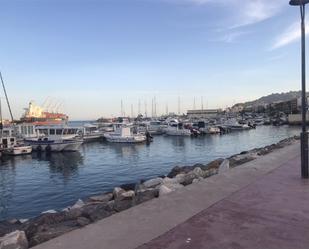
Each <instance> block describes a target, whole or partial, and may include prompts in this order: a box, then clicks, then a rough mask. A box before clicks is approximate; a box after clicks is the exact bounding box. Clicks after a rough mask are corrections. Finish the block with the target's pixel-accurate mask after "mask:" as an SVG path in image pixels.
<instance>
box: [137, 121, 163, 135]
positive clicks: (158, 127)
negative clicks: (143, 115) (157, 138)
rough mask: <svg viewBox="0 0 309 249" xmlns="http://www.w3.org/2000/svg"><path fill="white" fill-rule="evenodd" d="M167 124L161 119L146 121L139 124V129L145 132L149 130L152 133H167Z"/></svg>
mask: <svg viewBox="0 0 309 249" xmlns="http://www.w3.org/2000/svg"><path fill="white" fill-rule="evenodd" d="M165 128H166V126H164V125H163V124H162V123H161V122H160V121H155V120H153V121H146V122H142V123H139V124H138V131H139V132H140V133H143V134H145V133H146V132H149V134H150V135H162V134H164V133H165V130H164V129H165Z"/></svg>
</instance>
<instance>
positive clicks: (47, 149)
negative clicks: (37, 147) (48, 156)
mask: <svg viewBox="0 0 309 249" xmlns="http://www.w3.org/2000/svg"><path fill="white" fill-rule="evenodd" d="M45 150H46V152H48V153H50V152H51V146H50V145H47V146H46V148H45Z"/></svg>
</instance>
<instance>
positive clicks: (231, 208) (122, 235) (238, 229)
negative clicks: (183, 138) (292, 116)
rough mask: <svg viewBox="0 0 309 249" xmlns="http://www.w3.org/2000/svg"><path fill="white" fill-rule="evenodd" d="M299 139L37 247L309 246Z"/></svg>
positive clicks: (308, 191)
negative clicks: (289, 144)
mask: <svg viewBox="0 0 309 249" xmlns="http://www.w3.org/2000/svg"><path fill="white" fill-rule="evenodd" d="M299 164H300V163H299V144H295V145H291V146H288V147H286V148H283V149H281V150H278V151H275V152H273V153H271V154H268V155H266V156H263V157H260V158H258V159H257V160H254V161H251V162H249V163H246V164H244V165H241V166H239V167H236V168H234V169H231V170H229V171H227V172H225V173H224V174H220V175H215V176H212V177H210V178H207V179H206V180H204V181H202V182H200V183H197V184H191V185H189V186H187V187H185V188H183V189H180V190H178V191H176V192H173V193H171V194H169V195H166V196H163V197H160V198H158V199H154V200H151V201H149V202H146V203H143V204H141V205H139V206H136V207H134V208H131V209H128V210H126V211H124V212H121V213H118V214H116V215H113V216H111V217H108V218H106V219H104V220H101V221H99V222H97V223H95V224H92V225H89V226H87V227H85V228H82V229H79V230H75V231H73V232H70V233H67V234H65V235H63V236H61V237H59V238H56V239H54V240H51V241H48V242H46V243H44V244H41V245H39V246H37V247H35V248H36V249H56V248H57V249H61V248H63V249H71V248H72V249H73V248H74V249H134V248H138V249H148V248H149V249H154V248H156V249H164V248H168V249H172V248H192V249H193V248H194V249H200V248H211V249H216V248H218V249H225V248H229V249H241V248H246V249H247V248H257V249H285V248H291V249H300V248H306V249H308V248H309V181H306V180H301V179H300V177H299V172H300V169H299V168H300V166H299Z"/></svg>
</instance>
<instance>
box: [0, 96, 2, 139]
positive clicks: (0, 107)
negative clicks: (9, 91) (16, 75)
mask: <svg viewBox="0 0 309 249" xmlns="http://www.w3.org/2000/svg"><path fill="white" fill-rule="evenodd" d="M0 131H1V136H2V135H3V119H2V105H1V98H0Z"/></svg>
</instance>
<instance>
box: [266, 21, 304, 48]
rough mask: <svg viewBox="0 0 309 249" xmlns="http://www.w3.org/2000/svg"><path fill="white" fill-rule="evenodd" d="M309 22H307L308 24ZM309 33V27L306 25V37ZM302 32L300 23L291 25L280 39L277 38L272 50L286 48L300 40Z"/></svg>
mask: <svg viewBox="0 0 309 249" xmlns="http://www.w3.org/2000/svg"><path fill="white" fill-rule="evenodd" d="M308 21H309V20H306V22H307V23H308ZM308 33H309V25H308V24H307V25H306V35H307V34H308ZM300 37H301V30H300V21H296V22H294V23H293V24H291V25H290V26H289V27H288V28H287V29H286V30H285V31H283V32H282V33H281V34H280V35H279V36H278V37H276V39H275V42H274V43H273V45H272V46H271V48H270V50H275V49H278V48H281V47H284V46H286V45H288V44H290V43H293V42H295V41H298V40H300Z"/></svg>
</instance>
